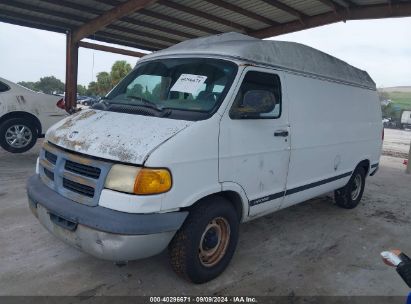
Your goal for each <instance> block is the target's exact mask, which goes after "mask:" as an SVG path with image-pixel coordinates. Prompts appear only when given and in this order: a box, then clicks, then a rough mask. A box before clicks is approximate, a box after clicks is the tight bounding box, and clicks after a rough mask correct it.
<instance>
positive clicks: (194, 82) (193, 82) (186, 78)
mask: <svg viewBox="0 0 411 304" xmlns="http://www.w3.org/2000/svg"><path fill="white" fill-rule="evenodd" d="M206 80H207V76H201V75H193V74H181V75H180V77H179V78H178V79H177V81H176V82H175V83H174V85H173V87H172V88H171V89H170V91H177V92H182V93H190V94H194V93H196V92H198V90H199V88H200V87H201V85H202V84H203V83H204V82H205V81H206Z"/></svg>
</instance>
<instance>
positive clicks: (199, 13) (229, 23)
mask: <svg viewBox="0 0 411 304" xmlns="http://www.w3.org/2000/svg"><path fill="white" fill-rule="evenodd" d="M157 3H158V4H160V5H164V6H167V7H170V8H173V9H175V10H178V11H181V12H185V13H188V14H190V15H194V16H197V17H200V18H204V19H206V20H211V21H214V22H216V23H220V24H223V25H225V26H228V27H231V28H234V29H237V30H240V31H242V32H248V31H251V30H252V29H250V28H248V27H245V26H243V25H241V24H239V23H236V22H232V21H229V20H227V19H223V18H220V17H217V16H215V15H211V14H208V13H205V12H203V11H200V10H196V9H194V8H191V7H188V6H184V5H181V4H178V3H175V2H172V1H170V0H158V1H157Z"/></svg>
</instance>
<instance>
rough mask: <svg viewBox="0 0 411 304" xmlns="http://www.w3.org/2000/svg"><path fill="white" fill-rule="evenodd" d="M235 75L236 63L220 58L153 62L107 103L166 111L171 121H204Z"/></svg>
mask: <svg viewBox="0 0 411 304" xmlns="http://www.w3.org/2000/svg"><path fill="white" fill-rule="evenodd" d="M236 73H237V65H236V64H234V63H232V62H230V61H225V60H219V59H210V58H183V59H181V58H178V59H177V58H173V59H161V60H153V61H149V62H144V63H142V64H140V65H138V66H137V68H136V69H135V70H133V71H132V72H131V73H130V74H129V75H128V76H126V78H124V79H123V80H122V81H121V82H120V83H119V84H118V85H117V86H116V87H115V88H114V89H113V90H112V91H111V92H110V93H109V94H108V95H107V97H106V100H105V102H106V103H107V104H117V105H118V104H120V105H122V106H123V108H126V107H124V106H127V108H131V107H132V106H136V107H147V108H151V109H155V110H157V111H162V112H164V111H166V110H167V113H168V114H167V115H165V116H167V117H169V118H176V119H189V120H200V119H205V118H208V117H210V116H211V115H212V114H213V113H214V112H215V111H216V110H217V109H218V107H219V105H220V104H221V102H222V101H223V99H224V97H225V96H226V94H227V92H228V90H229V89H230V86H231V84H232V82H233V80H234V77H235V75H236ZM132 112H133V111H131V113H132ZM139 114H140V113H139Z"/></svg>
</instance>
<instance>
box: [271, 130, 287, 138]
mask: <svg viewBox="0 0 411 304" xmlns="http://www.w3.org/2000/svg"><path fill="white" fill-rule="evenodd" d="M274 136H276V137H287V136H288V131H286V130H278V131H275V132H274Z"/></svg>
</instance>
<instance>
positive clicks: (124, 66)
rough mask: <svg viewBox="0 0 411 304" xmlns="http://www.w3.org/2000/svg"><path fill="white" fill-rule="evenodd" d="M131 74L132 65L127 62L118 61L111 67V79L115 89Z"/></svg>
mask: <svg viewBox="0 0 411 304" xmlns="http://www.w3.org/2000/svg"><path fill="white" fill-rule="evenodd" d="M130 72H131V65H130V64H129V63H128V62H127V61H125V60H117V61H116V62H114V64H113V66H112V67H111V72H110V77H111V83H112V85H113V87H114V86H115V85H116V84H118V83H119V82H120V80H121V79H123V78H124V77H125V76H126V75H127V74H128V73H130Z"/></svg>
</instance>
